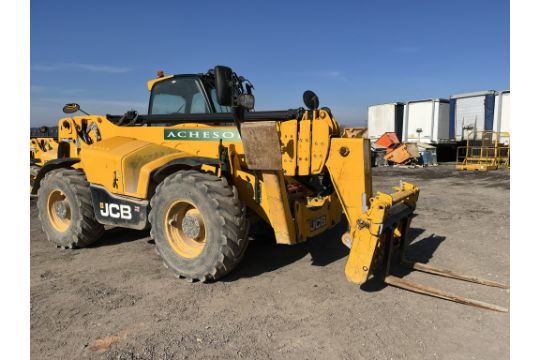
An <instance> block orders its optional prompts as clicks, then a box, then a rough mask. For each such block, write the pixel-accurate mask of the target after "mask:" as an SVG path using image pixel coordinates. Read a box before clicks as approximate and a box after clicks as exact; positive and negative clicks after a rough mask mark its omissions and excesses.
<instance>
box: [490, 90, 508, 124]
mask: <svg viewBox="0 0 540 360" xmlns="http://www.w3.org/2000/svg"><path fill="white" fill-rule="evenodd" d="M493 131H497V132H508V133H510V90H505V91H499V92H498V93H497V96H496V97H495V121H494V123H493Z"/></svg>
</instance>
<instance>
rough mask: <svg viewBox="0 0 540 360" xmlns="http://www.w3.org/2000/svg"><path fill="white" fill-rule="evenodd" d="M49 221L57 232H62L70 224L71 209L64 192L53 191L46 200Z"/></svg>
mask: <svg viewBox="0 0 540 360" xmlns="http://www.w3.org/2000/svg"><path fill="white" fill-rule="evenodd" d="M47 210H48V214H49V220H50V222H51V225H52V226H53V228H54V229H55V230H56V231H58V232H64V231H66V230H67V229H68V228H69V225H70V224H71V207H70V206H69V201H68V200H67V198H66V195H65V194H64V192H63V191H62V190H60V189H54V190H53V191H51V192H50V193H49V198H48V199H47Z"/></svg>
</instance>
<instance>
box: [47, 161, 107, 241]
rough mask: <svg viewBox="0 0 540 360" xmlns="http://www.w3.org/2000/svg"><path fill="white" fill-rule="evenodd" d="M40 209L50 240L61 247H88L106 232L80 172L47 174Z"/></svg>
mask: <svg viewBox="0 0 540 360" xmlns="http://www.w3.org/2000/svg"><path fill="white" fill-rule="evenodd" d="M37 207H38V212H39V219H40V221H41V227H42V228H43V231H44V232H45V234H46V235H47V239H48V240H49V241H51V242H52V243H54V244H55V245H56V246H58V247H61V248H64V249H67V248H70V249H71V248H80V247H85V246H88V245H90V244H92V243H94V242H96V241H97V240H98V239H99V238H100V237H101V235H103V232H104V231H105V228H104V227H103V225H102V224H100V223H98V222H97V220H96V218H95V215H94V208H93V206H92V197H91V195H90V187H89V184H88V182H87V181H86V177H85V176H84V174H83V173H82V172H81V171H78V170H73V169H58V170H52V171H50V172H49V173H47V174H46V175H45V177H44V178H43V180H42V181H41V185H40V187H39V190H38V200H37Z"/></svg>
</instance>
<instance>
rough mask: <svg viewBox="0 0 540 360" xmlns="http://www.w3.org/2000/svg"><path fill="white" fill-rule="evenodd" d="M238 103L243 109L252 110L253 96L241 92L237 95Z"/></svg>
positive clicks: (253, 104)
mask: <svg viewBox="0 0 540 360" xmlns="http://www.w3.org/2000/svg"><path fill="white" fill-rule="evenodd" d="M238 105H240V106H242V107H243V108H245V109H248V110H253V108H254V107H255V97H254V96H253V95H250V94H242V95H240V96H239V97H238Z"/></svg>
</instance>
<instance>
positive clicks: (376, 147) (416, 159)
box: [371, 132, 437, 167]
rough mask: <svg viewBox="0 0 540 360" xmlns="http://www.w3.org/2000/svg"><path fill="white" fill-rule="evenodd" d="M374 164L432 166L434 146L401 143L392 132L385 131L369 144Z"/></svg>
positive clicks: (435, 163)
mask: <svg viewBox="0 0 540 360" xmlns="http://www.w3.org/2000/svg"><path fill="white" fill-rule="evenodd" d="M371 148H372V154H373V158H372V160H373V161H372V163H373V165H374V166H389V165H393V166H410V167H416V166H434V165H437V151H436V148H435V147H434V146H432V145H429V144H424V143H405V144H403V143H401V142H400V141H399V139H398V137H397V135H396V133H394V132H385V133H384V134H382V135H381V137H379V138H378V139H377V140H376V141H375V142H373V143H372V144H371Z"/></svg>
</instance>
